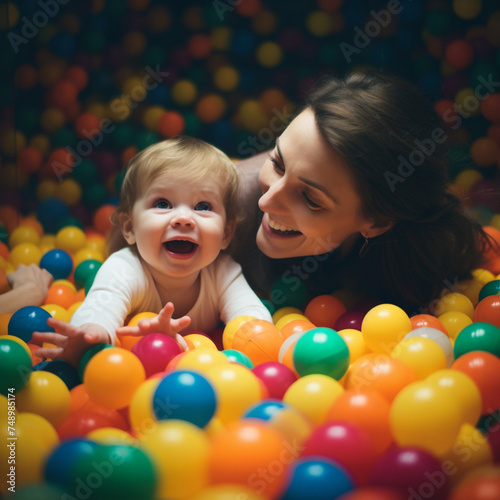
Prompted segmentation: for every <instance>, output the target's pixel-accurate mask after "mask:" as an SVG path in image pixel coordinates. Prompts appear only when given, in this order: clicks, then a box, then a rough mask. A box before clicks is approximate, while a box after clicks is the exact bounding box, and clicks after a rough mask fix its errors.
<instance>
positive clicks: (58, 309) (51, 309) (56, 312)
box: [42, 304, 71, 323]
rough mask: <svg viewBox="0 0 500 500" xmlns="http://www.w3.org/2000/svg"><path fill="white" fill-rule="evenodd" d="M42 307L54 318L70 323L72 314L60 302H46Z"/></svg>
mask: <svg viewBox="0 0 500 500" xmlns="http://www.w3.org/2000/svg"><path fill="white" fill-rule="evenodd" d="M42 309H45V310H46V311H47V312H48V313H49V314H50V315H51V316H52V317H53V318H56V319H58V320H60V321H64V322H66V323H68V322H69V320H70V319H71V314H70V313H69V312H68V311H67V309H64V307H62V306H60V305H59V304H44V305H43V306H42Z"/></svg>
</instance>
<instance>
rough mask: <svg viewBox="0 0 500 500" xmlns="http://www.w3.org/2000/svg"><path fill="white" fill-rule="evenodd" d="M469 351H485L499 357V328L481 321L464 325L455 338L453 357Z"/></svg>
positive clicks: (456, 357)
mask: <svg viewBox="0 0 500 500" xmlns="http://www.w3.org/2000/svg"><path fill="white" fill-rule="evenodd" d="M484 300H486V299H484ZM497 314H498V313H497ZM471 351H486V352H490V353H491V354H494V355H495V356H497V357H500V328H499V327H498V326H495V325H493V324H491V323H482V322H481V323H479V322H478V323H472V324H471V325H469V326H466V327H465V328H464V329H463V330H462V331H461V332H460V333H459V334H458V337H457V338H456V340H455V345H454V354H455V359H458V358H459V357H460V356H462V355H464V354H466V353H468V352H471Z"/></svg>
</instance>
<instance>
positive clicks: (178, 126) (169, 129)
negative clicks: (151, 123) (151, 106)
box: [158, 111, 186, 138]
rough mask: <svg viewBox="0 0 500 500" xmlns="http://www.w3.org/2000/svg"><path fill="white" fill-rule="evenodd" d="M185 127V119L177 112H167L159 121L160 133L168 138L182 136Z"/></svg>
mask: <svg viewBox="0 0 500 500" xmlns="http://www.w3.org/2000/svg"><path fill="white" fill-rule="evenodd" d="M185 126H186V123H185V121H184V118H183V117H182V115H181V114H180V113H177V112H176V111H166V112H165V113H163V115H161V117H160V119H159V120H158V132H160V134H161V135H162V136H163V137H166V138H169V137H175V136H177V135H180V134H182V132H184V128H185Z"/></svg>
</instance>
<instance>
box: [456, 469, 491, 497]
mask: <svg viewBox="0 0 500 500" xmlns="http://www.w3.org/2000/svg"><path fill="white" fill-rule="evenodd" d="M498 497H500V476H499V474H498V469H497V468H496V467H491V468H487V467H483V468H480V469H479V470H477V472H473V473H471V474H470V475H468V476H467V477H466V478H464V480H463V481H462V482H461V483H460V484H458V485H457V486H456V487H455V488H454V489H453V491H452V492H451V494H450V498H449V500H472V499H473V500H495V499H496V498H498Z"/></svg>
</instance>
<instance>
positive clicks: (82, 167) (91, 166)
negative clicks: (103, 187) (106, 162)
mask: <svg viewBox="0 0 500 500" xmlns="http://www.w3.org/2000/svg"><path fill="white" fill-rule="evenodd" d="M71 175H72V177H73V178H74V179H75V181H76V182H78V184H80V186H82V188H84V189H85V188H87V187H89V186H92V185H94V184H96V183H97V182H99V174H98V169H97V165H96V164H95V163H94V162H93V161H91V160H87V159H83V160H82V161H81V162H80V163H79V164H77V165H76V166H75V168H74V169H73V171H72V172H71Z"/></svg>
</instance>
